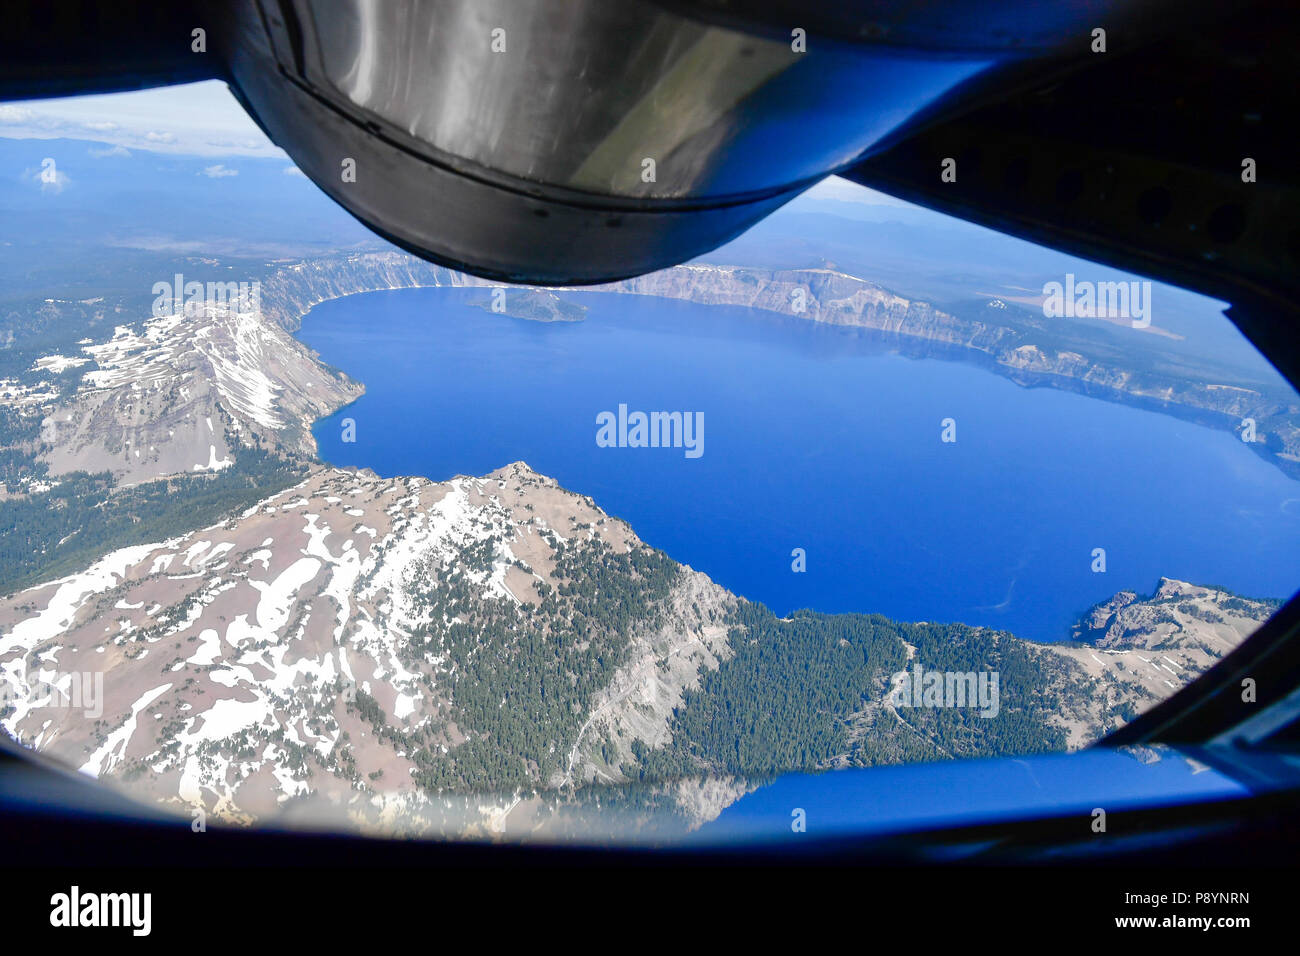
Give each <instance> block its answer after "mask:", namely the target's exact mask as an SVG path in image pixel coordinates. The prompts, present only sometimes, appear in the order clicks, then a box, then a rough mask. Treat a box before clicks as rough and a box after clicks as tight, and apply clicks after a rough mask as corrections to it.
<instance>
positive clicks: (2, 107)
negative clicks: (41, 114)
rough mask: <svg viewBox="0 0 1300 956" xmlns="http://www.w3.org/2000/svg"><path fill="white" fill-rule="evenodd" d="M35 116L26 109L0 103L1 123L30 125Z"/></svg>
mask: <svg viewBox="0 0 1300 956" xmlns="http://www.w3.org/2000/svg"><path fill="white" fill-rule="evenodd" d="M35 116H36V114H35V113H33V112H32V111H31V110H29V109H26V108H25V107H22V106H10V105H9V104H8V103H0V123H30V122H31V121H32V119H33V118H34V117H35Z"/></svg>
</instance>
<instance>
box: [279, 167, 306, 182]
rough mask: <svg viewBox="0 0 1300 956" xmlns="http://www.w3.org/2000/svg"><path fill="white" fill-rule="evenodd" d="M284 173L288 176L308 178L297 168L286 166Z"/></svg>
mask: <svg viewBox="0 0 1300 956" xmlns="http://www.w3.org/2000/svg"><path fill="white" fill-rule="evenodd" d="M283 172H284V174H285V175H286V176H302V177H303V178H304V179H306V178H307V174H306V173H304V172H303V171H302V170H301V169H299V168H298V167H297V166H286V167H284V170H283Z"/></svg>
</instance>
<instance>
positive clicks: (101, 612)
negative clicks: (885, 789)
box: [0, 463, 723, 820]
mask: <svg viewBox="0 0 1300 956" xmlns="http://www.w3.org/2000/svg"><path fill="white" fill-rule="evenodd" d="M597 537H599V538H600V539H601V540H602V541H603V542H604V544H605V545H607V546H608V547H610V548H612V549H613V550H614V551H616V552H624V551H626V550H627V549H628V548H629V547H633V546H636V545H637V542H636V539H635V537H634V536H633V535H632V532H631V530H630V529H629V528H627V526H626V525H624V524H623V523H622V522H618V521H615V520H613V519H608V518H607V517H606V516H605V515H604V514H603V513H602V512H600V511H599V509H597V508H596V507H595V506H594V504H592V503H590V501H589V499H586V498H583V497H581V496H579V495H575V494H572V493H570V492H567V491H564V490H563V489H561V488H560V487H559V486H558V485H557V484H556V483H555V482H554V481H553V480H551V479H549V478H545V477H542V476H540V475H537V474H536V473H534V472H532V471H531V470H530V469H529V468H528V467H527V466H526V465H524V464H523V463H516V464H514V465H510V466H507V467H505V468H502V469H500V470H498V471H496V472H493V473H492V474H490V475H487V476H485V477H482V478H467V477H458V478H455V479H451V480H449V481H446V482H431V481H428V480H426V479H423V478H396V479H389V480H383V479H379V478H377V477H375V476H374V475H373V474H371V473H369V472H365V471H360V472H354V471H343V470H334V469H320V470H317V471H316V472H314V473H313V474H312V475H311V476H309V477H308V478H307V479H305V480H304V481H303V482H301V483H299V484H298V485H296V486H294V487H291V488H288V489H286V490H285V491H283V492H280V493H279V494H276V495H274V496H272V497H270V498H267V499H265V500H263V501H261V502H259V503H258V504H257V505H256V506H255V507H251V508H249V509H248V510H246V511H245V512H244V513H243V514H242V515H240V516H239V517H238V518H236V519H233V520H230V521H227V522H224V523H223V524H220V525H215V526H212V527H208V528H204V529H201V530H199V531H195V532H193V533H190V534H187V535H184V536H181V537H178V538H174V539H171V540H168V541H162V542H158V543H156V544H146V545H140V546H136V547H132V548H125V549H121V550H118V551H115V552H113V553H111V554H109V555H106V556H105V557H103V558H101V559H100V560H98V561H96V562H95V563H94V564H93V565H91V566H90V567H88V568H86V569H85V570H84V571H81V572H79V573H76V574H72V575H69V576H67V577H65V578H62V579H60V580H58V581H53V582H50V583H48V584H44V585H41V586H39V587H35V588H31V589H29V590H27V591H25V592H22V593H19V594H16V595H13V596H12V597H10V598H9V599H7V600H4V601H0V697H3V698H4V700H2V701H0V728H3V730H4V731H5V732H6V733H8V734H9V735H11V736H14V737H16V738H17V739H19V740H20V741H21V742H23V743H24V744H26V745H28V746H32V747H36V748H38V749H40V750H43V751H45V752H47V753H49V754H51V755H52V756H54V757H57V758H59V759H61V760H64V761H66V762H67V763H69V764H71V765H73V766H75V767H77V768H79V769H81V770H82V771H83V772H85V773H88V774H92V775H95V776H100V777H103V778H108V779H112V780H116V779H118V778H121V777H122V776H123V775H126V774H128V773H129V774H130V775H131V777H132V783H131V786H130V787H129V788H127V789H128V791H129V792H131V793H133V794H134V795H136V796H140V795H141V793H142V792H143V793H147V794H148V795H150V796H152V797H155V798H157V799H160V800H162V801H164V802H165V803H166V802H170V803H172V804H173V805H175V806H177V807H181V806H198V805H203V806H205V807H206V808H207V809H208V811H209V812H214V813H217V814H218V815H221V816H223V817H226V818H228V819H237V820H238V819H250V818H251V817H253V816H257V815H263V814H266V813H269V812H271V811H272V810H274V809H275V807H276V806H278V805H279V804H281V803H283V802H285V801H288V800H293V799H300V798H306V796H307V795H308V794H309V793H311V794H315V795H320V794H328V795H330V797H329V799H333V800H336V801H343V802H345V803H347V802H352V803H357V804H358V805H364V806H372V807H384V806H389V805H390V804H391V803H392V801H394V800H397V801H398V802H399V803H400V802H402V801H406V802H411V801H414V802H416V803H419V802H421V801H423V800H425V795H424V793H423V792H422V791H420V790H419V788H418V787H416V786H415V784H414V782H413V781H412V778H411V773H412V770H413V769H414V767H415V765H414V764H413V763H412V762H411V760H410V759H409V756H408V755H407V754H406V753H405V751H404V749H403V747H402V745H401V743H400V738H399V739H395V740H389V739H384V740H376V739H375V737H374V734H373V733H372V732H371V730H370V727H369V724H368V723H367V722H365V721H364V720H363V719H362V718H361V716H360V715H359V714H358V712H357V710H356V708H355V707H352V706H350V705H351V703H352V702H353V701H355V700H356V699H357V697H358V695H360V694H364V695H367V696H368V697H369V698H370V699H373V701H374V702H375V703H376V704H377V706H378V707H379V708H380V709H381V710H382V712H383V713H384V714H386V715H389V716H388V720H389V721H390V723H391V724H392V725H393V726H395V727H396V728H397V729H398V731H399V732H400V733H401V734H411V735H416V736H417V737H418V738H419V739H425V738H424V737H421V736H420V735H424V734H432V735H435V736H434V739H437V735H446V741H447V746H448V747H454V746H455V744H456V742H457V740H458V739H459V738H458V737H457V731H456V730H454V728H453V729H447V726H446V719H447V713H448V701H449V694H450V688H448V687H444V685H443V681H444V679H445V673H444V672H443V671H442V670H441V669H440V665H441V664H442V661H441V659H440V658H439V657H438V656H436V655H434V654H431V653H427V652H425V653H422V654H421V655H419V656H417V657H414V658H413V657H412V655H411V651H410V646H409V642H410V637H411V635H412V633H414V632H417V631H418V630H419V629H420V628H422V627H424V626H426V625H427V624H429V620H428V619H427V618H426V617H425V615H427V614H428V612H427V611H421V610H419V608H420V607H421V606H422V605H421V604H420V603H419V602H417V601H413V600H412V589H413V588H415V587H417V586H418V584H419V580H418V579H419V576H421V575H429V574H433V575H436V576H439V577H443V576H447V575H451V574H456V575H459V576H460V577H459V578H458V579H459V580H461V581H463V582H465V585H466V586H467V587H469V588H471V589H472V590H473V591H474V593H476V594H477V595H478V596H479V598H480V599H481V600H483V601H485V602H489V603H490V604H495V603H498V602H499V604H500V606H501V607H502V609H503V610H508V611H510V612H511V613H516V610H515V609H521V608H522V606H523V605H528V604H535V603H536V602H537V601H538V600H539V594H540V593H541V592H540V591H539V590H538V588H539V587H542V586H546V587H554V586H555V584H556V583H557V582H555V581H554V580H553V579H551V578H550V574H551V571H552V570H553V568H554V566H555V549H556V548H557V547H561V546H563V545H561V543H560V542H561V540H562V539H565V540H569V541H576V542H583V541H592V540H594V539H595V538H597ZM469 551H473V552H475V553H479V554H484V555H486V556H487V557H486V560H484V561H482V562H480V563H477V564H476V565H475V566H473V567H466V566H465V564H464V562H463V560H462V556H463V555H464V554H466V553H467V552H469ZM525 569H526V570H525ZM698 578H699V581H698V582H697V583H696V584H694V585H693V587H694V589H695V590H694V592H693V594H694V596H693V597H692V599H691V600H692V602H695V601H703V600H704V598H703V597H701V594H703V593H705V592H703V591H701V590H700V589H701V588H706V589H716V586H714V585H712V584H711V583H709V582H707V579H705V578H703V576H702V575H701V576H698ZM718 590H719V592H720V589H718ZM518 613H523V611H522V610H521V611H519V612H518ZM443 623H444V624H445V623H446V622H443ZM718 639H719V640H722V639H723V638H721V637H720V636H719V638H718ZM686 661H687V657H685V656H683V655H681V654H673V655H672V656H671V664H672V666H673V667H674V668H676V669H677V670H681V668H682V667H683V666H684V664H685V662H686ZM51 673H57V674H62V675H68V674H102V675H103V697H104V699H103V700H102V701H100V704H101V709H102V714H95V715H94V719H92V716H91V715H89V714H87V713H85V712H84V710H83V709H78V708H76V707H68V706H60V705H59V701H58V700H57V697H56V695H55V694H54V693H53V691H52V690H51V689H50V682H49V675H50V674H51ZM636 673H637V674H639V675H640V676H639V677H638V678H637V679H638V680H641V681H649V682H651V683H654V682H656V681H657V682H659V683H662V681H663V678H661V677H658V676H656V674H655V668H654V666H653V662H652V661H651V663H649V664H646V663H643V664H641V665H639V670H637V672H636ZM693 673H694V665H690V667H688V668H687V670H686V671H682V673H681V674H680V675H677V676H674V677H673V678H672V680H674V681H683V680H689V679H690V676H691V675H692V674H693ZM628 680H629V678H627V677H626V676H620V679H619V683H620V687H619V688H618V689H617V691H618V692H617V693H614V692H611V695H609V696H608V697H607V698H602V701H601V705H602V710H601V712H600V714H599V715H598V716H600V717H601V718H602V719H603V718H606V717H608V718H610V719H614V718H616V717H617V714H618V712H619V707H620V706H622V702H623V701H624V699H628V700H633V699H636V700H639V699H640V698H639V697H637V698H630V697H629V696H628V694H627V692H626V690H625V689H623V684H625V683H627V681H628ZM659 683H654V686H659ZM629 686H630V685H629ZM673 686H676V684H674V685H673ZM5 703H7V704H8V706H7V708H5V707H4V704H5ZM627 706H629V707H630V706H632V704H631V703H629V704H627ZM641 719H642V720H643V721H644V720H645V718H644V717H643V718H641ZM100 721H102V722H100ZM589 737H590V739H580V740H579V741H577V744H576V745H575V753H577V752H578V747H577V745H581V746H582V747H587V746H598V745H599V741H600V738H599V737H598V735H597V734H596V733H595V732H594V731H593V732H592V733H591V734H590V735H589ZM376 801H377V802H376Z"/></svg>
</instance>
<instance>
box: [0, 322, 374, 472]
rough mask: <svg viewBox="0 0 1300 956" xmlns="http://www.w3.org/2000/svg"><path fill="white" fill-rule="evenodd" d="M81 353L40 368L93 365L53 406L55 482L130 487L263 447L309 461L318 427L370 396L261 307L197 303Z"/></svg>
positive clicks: (50, 458)
mask: <svg viewBox="0 0 1300 956" xmlns="http://www.w3.org/2000/svg"><path fill="white" fill-rule="evenodd" d="M82 352H83V353H84V356H85V357H84V358H77V359H71V358H68V357H66V356H47V357H45V358H44V359H41V360H39V361H38V362H37V365H38V366H39V367H41V368H48V369H50V370H53V371H61V370H63V369H65V368H70V367H74V366H75V365H76V364H80V363H83V362H85V363H91V362H93V364H94V367H93V368H92V369H90V370H88V371H86V372H85V373H84V375H83V376H82V379H81V384H80V386H79V388H78V390H77V392H76V393H75V395H73V397H72V398H71V399H70V400H66V401H64V402H62V403H61V404H59V405H57V406H55V405H52V404H51V405H49V406H48V407H47V409H46V414H45V416H44V419H43V422H42V437H43V439H44V441H45V442H46V444H47V447H46V449H45V451H44V452H43V458H44V460H45V461H47V463H48V464H49V465H50V469H51V472H52V473H54V474H59V473H62V472H65V471H73V470H77V469H82V468H84V469H86V470H89V471H98V470H109V471H112V472H114V474H115V475H117V476H118V477H119V479H122V480H125V481H127V482H132V481H140V480H147V479H149V478H154V477H158V476H161V475H167V474H177V473H192V472H194V471H213V470H219V469H221V468H223V467H227V466H228V465H229V464H231V463H232V462H233V460H234V459H235V458H237V457H238V449H239V447H241V445H245V444H250V443H252V441H253V440H254V438H258V439H260V440H261V441H262V442H263V443H265V444H269V445H270V446H271V447H280V448H286V449H289V450H293V451H296V452H298V453H300V454H303V455H307V456H312V455H314V454H315V445H314V442H313V440H312V437H311V431H310V426H311V423H312V421H314V420H315V419H316V418H318V417H320V416H322V415H326V414H329V413H330V412H331V411H333V410H334V409H336V408H338V407H339V406H341V405H343V404H346V403H347V402H349V401H352V400H353V399H355V398H356V397H357V396H359V395H360V394H361V392H362V388H361V386H360V385H358V384H357V383H355V382H352V381H351V380H349V379H348V378H347V377H346V376H343V375H341V374H339V373H336V372H333V371H331V370H329V369H327V368H325V366H323V365H321V363H320V362H319V361H317V359H316V356H315V355H314V354H313V353H312V352H311V351H310V350H309V349H307V348H306V347H305V346H303V345H302V344H301V343H300V342H298V341H297V340H296V339H294V338H293V337H292V336H291V335H289V334H288V333H286V332H285V331H284V330H283V329H281V328H280V327H279V326H277V325H275V324H274V323H272V322H270V321H268V320H267V319H266V318H265V316H264V315H263V314H262V313H261V312H260V311H255V310H254V311H241V310H238V309H233V308H226V307H224V306H220V305H212V304H208V305H203V306H200V307H197V308H195V307H193V306H191V307H190V309H189V310H188V311H183V312H178V313H175V314H171V315H165V316H160V317H156V318H152V319H149V320H147V321H145V322H143V323H141V324H140V325H139V327H132V326H127V325H119V326H118V327H117V328H116V330H115V331H114V334H113V337H112V338H111V339H109V340H108V341H106V342H100V343H89V344H85V345H83V346H82ZM42 363H44V364H42ZM50 397H52V396H50ZM5 400H6V399H5V396H4V395H0V401H5ZM8 400H9V401H10V402H12V403H14V404H18V403H23V402H25V403H27V404H31V403H32V401H33V396H32V395H31V394H29V393H22V394H20V393H18V392H17V391H14V394H13V395H12V396H10V397H9V399H8Z"/></svg>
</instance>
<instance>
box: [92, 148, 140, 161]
mask: <svg viewBox="0 0 1300 956" xmlns="http://www.w3.org/2000/svg"><path fill="white" fill-rule="evenodd" d="M90 155H91V156H93V157H95V158H96V159H103V158H104V157H105V156H130V155H131V151H130V150H129V149H127V148H126V147H125V146H109V147H107V148H105V149H92V150H91V151H90Z"/></svg>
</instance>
